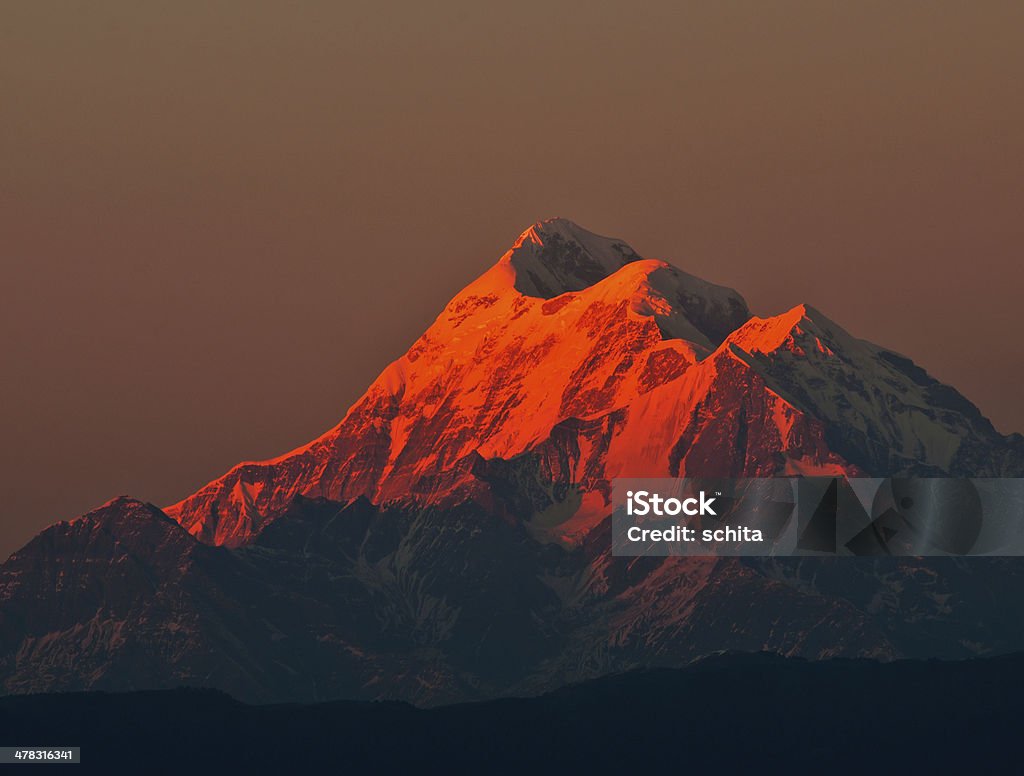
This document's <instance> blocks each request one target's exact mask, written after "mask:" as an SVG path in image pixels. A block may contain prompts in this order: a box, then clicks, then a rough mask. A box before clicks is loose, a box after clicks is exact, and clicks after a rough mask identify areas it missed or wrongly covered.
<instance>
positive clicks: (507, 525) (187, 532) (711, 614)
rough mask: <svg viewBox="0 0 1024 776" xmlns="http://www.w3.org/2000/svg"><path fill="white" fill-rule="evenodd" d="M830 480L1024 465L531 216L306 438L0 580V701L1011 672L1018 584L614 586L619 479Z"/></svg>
mask: <svg viewBox="0 0 1024 776" xmlns="http://www.w3.org/2000/svg"><path fill="white" fill-rule="evenodd" d="M197 443H198V442H197ZM844 473H845V474H851V475H858V474H866V475H872V476H890V475H898V474H925V475H937V474H950V475H957V476H986V475H988V476H1020V475H1022V474H1024V439H1022V438H1021V437H1020V436H1019V435H1014V436H1012V437H1004V436H1002V435H1000V434H998V433H997V432H996V431H995V430H994V429H993V427H992V425H991V424H990V423H989V422H988V421H987V420H986V419H985V418H984V417H983V416H982V415H981V413H980V412H979V411H978V410H977V408H975V407H974V406H973V405H972V404H970V402H968V401H967V400H966V399H964V397H963V396H961V395H960V394H959V393H958V392H957V391H956V390H954V389H953V388H951V387H949V386H945V385H942V384H941V383H938V382H937V381H935V380H934V379H933V378H931V377H930V376H928V375H927V374H926V373H925V372H924V371H923V370H921V369H920V368H919V367H917V366H915V365H914V364H913V362H912V361H911V360H909V359H908V358H906V357H904V356H902V355H899V354H896V353H893V352H891V351H889V350H886V349H885V348H882V347H878V346H876V345H872V344H870V343H867V342H864V341H862V340H858V339H856V338H855V337H854V336H852V335H851V334H849V333H847V332H845V331H844V330H843V329H842V328H841V327H840V326H839V325H838V324H836V323H835V322H833V321H831V320H829V319H828V318H827V317H826V316H825V315H824V314H822V313H821V312H819V311H817V310H816V309H814V308H813V307H810V306H808V305H798V306H797V307H794V308H793V309H791V310H788V311H785V312H783V313H781V314H779V315H777V316H774V317H769V318H758V317H753V316H751V315H750V312H749V310H748V308H747V305H746V303H745V302H744V300H743V298H742V297H741V296H740V295H739V294H738V293H737V292H736V291H733V290H731V289H727V288H723V287H720V286H715V285H713V284H710V283H707V282H705V281H703V280H700V279H699V278H696V277H694V276H692V275H689V274H687V273H686V272H684V271H682V270H680V269H678V268H676V267H674V266H672V265H671V264H668V263H666V262H663V261H659V260H655V259H646V258H643V257H641V256H639V255H638V254H637V253H636V252H635V251H634V250H633V249H631V248H630V247H629V246H628V245H627V244H626V243H625V242H623V241H621V240H618V239H612V238H605V237H600V236H598V235H595V234H592V233H590V232H587V231H586V230H584V229H582V228H580V227H579V226H577V225H575V224H573V223H571V222H569V221H566V220H563V219H553V220H550V221H545V222H542V223H538V224H535V225H533V226H532V227H530V228H529V229H528V230H526V231H525V232H524V233H523V234H522V235H521V236H520V237H519V239H518V240H517V241H516V242H515V243H514V245H513V246H512V247H511V249H510V250H509V251H508V252H506V253H505V255H504V256H502V257H501V259H500V260H499V261H498V262H497V264H495V265H494V266H493V267H492V268H491V269H490V270H488V271H487V272H486V273H484V274H483V275H482V276H481V277H479V278H478V279H477V280H475V281H474V282H472V283H471V284H470V285H469V286H467V287H466V288H465V289H464V290H463V291H462V292H461V293H459V294H458V295H457V296H456V297H455V298H454V299H453V300H452V301H451V302H450V303H449V304H448V305H447V306H446V307H445V309H444V310H443V311H442V312H441V314H440V315H439V316H438V317H437V319H436V320H435V322H434V323H433V324H432V325H431V326H430V327H429V328H428V329H427V331H426V332H425V333H424V334H423V335H422V336H421V337H420V338H419V339H418V340H417V341H416V342H415V343H414V344H413V346H412V347H411V348H410V349H409V351H408V352H407V353H406V354H405V355H404V356H402V357H401V358H399V359H398V360H397V361H395V362H394V363H393V364H392V365H390V366H389V367H388V368H387V369H385V370H384V372H383V373H382V374H381V375H380V377H378V378H377V380H375V381H374V383H373V384H372V385H371V386H370V387H369V388H368V389H367V391H366V393H365V394H364V395H363V397H362V398H360V399H359V400H358V401H357V402H356V403H355V404H354V405H353V406H352V407H351V408H350V409H349V410H348V412H347V413H346V414H345V416H344V417H343V418H342V420H341V421H340V422H339V424H338V425H337V426H335V427H334V428H333V429H331V430H329V431H328V432H327V433H326V434H324V435H323V436H321V437H319V438H318V439H316V440H314V441H312V442H310V443H309V444H307V445H304V446H303V447H300V448H298V449H297V450H294V451H292V452H290V453H286V454H284V455H282V456H280V457H278V458H275V459H272V460H269V461H262V462H248V463H243V464H240V465H238V466H237V467H235V468H233V469H232V470H231V471H229V472H228V473H227V474H225V475H224V476H223V477H221V478H219V479H216V480H214V481H212V482H211V483H210V484H208V485H207V486H205V487H203V488H201V489H200V490H199V491H197V492H196V493H195V494H193V495H191V496H189V497H187V498H185V499H184V500H182V501H180V502H179V503H177V504H175V505H173V506H171V507H168V508H167V509H165V510H163V511H161V510H159V509H157V508H156V507H154V506H152V505H146V504H142V503H140V502H138V501H134V500H132V499H128V498H120V499H116V500H114V501H112V502H110V503H109V504H106V505H104V506H103V507H101V508H99V509H97V510H94V511H93V512H90V513H89V514H87V515H85V516H83V517H82V518H80V519H78V520H76V521H72V522H71V523H60V524H57V525H55V526H53V527H52V528H50V529H48V530H46V531H44V532H43V533H42V534H41V535H40V536H39V537H37V538H36V539H35V540H33V541H32V542H30V543H29V544H28V545H27V546H26V547H25V548H23V549H22V550H20V551H19V552H17V553H15V554H14V555H13V556H12V557H11V558H10V560H9V561H8V562H7V563H6V564H4V566H3V567H0V681H2V682H3V686H4V687H5V688H6V689H7V690H9V691H38V690H53V689H83V688H109V689H134V688H141V687H167V686H176V685H178V684H182V683H184V684H194V685H204V686H216V687H219V688H222V689H225V690H227V691H229V692H232V693H234V694H236V695H238V696H240V697H243V698H248V699H254V700H281V699H305V700H310V699H324V698H334V697H370V698H376V697H401V698H405V699H409V700H414V701H420V702H425V703H437V702H441V701H445V700H452V699H463V698H473V697H487V696H494V695H501V694H507V693H518V692H531V691H534V690H539V689H548V688H551V687H555V686H559V685H560V684H564V683H566V682H569V681H574V680H576V679H580V678H586V677H589V676H594V675H599V674H601V673H604V672H607V671H609V670H617V669H620V668H623V667H629V666H632V665H637V664H640V663H652V662H654V663H664V664H670V665H675V664H679V663H681V662H685V661H686V660H688V659H690V658H692V657H695V656H699V655H702V654H707V653H708V652H712V651H716V650H719V649H723V648H726V649H737V650H744V651H760V650H769V651H775V652H780V653H783V654H789V655H801V656H806V657H825V656H834V655H848V656H871V657H878V658H892V657H898V656H903V655H913V656H920V657H930V656H947V657H955V656H967V655H973V654H990V653H994V652H1000V651H1006V650H1009V649H1014V648H1024V626H1022V625H1021V624H1020V623H1018V622H1016V621H1015V620H1014V619H1013V618H1007V617H1006V611H1007V610H1006V606H1007V602H1006V598H1007V597H1009V599H1010V600H1013V601H1022V600H1024V574H1022V573H1021V572H1022V571H1024V568H1022V567H1021V564H1018V563H1016V562H1014V561H991V562H983V561H981V560H978V559H974V560H973V561H972V562H971V563H970V564H964V563H958V562H956V561H952V560H948V561H944V560H932V561H924V560H920V559H905V560H886V561H864V562H848V561H843V562H830V561H810V560H794V561H792V562H768V561H757V560H752V561H749V562H740V561H736V560H727V559H713V558H705V559H697V560H685V561H684V560H680V559H677V558H644V559H630V560H627V559H621V558H620V559H614V558H612V557H610V554H609V551H610V539H609V526H608V516H609V514H610V487H611V480H612V479H613V478H615V477H619V476H684V475H685V476H768V475H801V474H804V475H806V474H826V475H839V474H844ZM997 581H998V586H999V589H1000V592H1001V594H1002V595H1003V597H1004V600H1003V601H1001V602H996V601H994V600H993V595H992V593H993V586H994V585H995V584H996V582H997Z"/></svg>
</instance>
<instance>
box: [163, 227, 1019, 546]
mask: <svg viewBox="0 0 1024 776" xmlns="http://www.w3.org/2000/svg"><path fill="white" fill-rule="evenodd" d="M979 440H980V441H979ZM566 445H568V446H569V447H571V448H573V450H572V452H569V453H566ZM993 445H995V446H996V447H997V448H998V449H999V451H1000V452H999V453H998V454H997V455H996V459H995V460H986V459H985V456H984V455H983V454H982V452H981V451H982V450H984V449H987V448H990V447H992V446H993ZM1008 450H1009V448H1008V447H1007V442H1006V440H1005V439H1004V438H1002V437H1000V436H999V435H998V434H996V432H995V431H994V429H992V428H991V425H990V424H988V423H987V421H985V420H984V419H983V418H982V417H981V415H980V413H979V412H978V411H977V409H976V408H974V407H973V406H972V405H970V404H969V403H968V402H967V401H966V400H964V399H963V398H962V397H960V395H959V394H957V393H956V392H955V391H954V390H953V389H951V388H948V387H946V386H942V385H941V384H939V383H937V382H936V381H934V380H933V379H932V378H930V377H928V376H927V375H926V374H925V373H924V372H923V370H921V369H919V368H918V367H916V366H914V365H913V364H912V363H911V362H910V361H909V360H907V359H904V358H903V357H900V356H898V355H896V354H893V353H890V352H889V351H886V350H884V349H882V348H878V347H876V346H874V345H870V344H869V343H866V342H862V341H860V340H857V339H855V338H854V337H852V336H851V335H849V334H848V333H846V332H845V331H843V330H842V329H841V328H840V327H839V326H838V325H836V324H835V323H833V322H831V321H829V320H828V319H827V318H825V317H824V316H823V315H821V314H820V313H818V312H817V311H816V310H814V309H813V308H810V307H807V306H799V307H796V308H793V309H792V310H790V311H788V312H786V313H783V314H782V315H779V316H776V317H774V318H767V319H762V318H756V317H751V315H750V313H749V310H748V309H747V306H746V303H745V302H744V300H743V298H742V297H741V296H740V295H739V294H738V293H737V292H735V291H733V290H731V289H728V288H723V287H721V286H716V285H713V284H711V283H708V282H706V281H703V280H701V279H699V278H696V277H694V276H692V275H689V274H687V273H685V272H683V271H682V270H679V269H677V268H675V267H673V266H671V265H670V264H667V263H665V262H662V261H657V260H653V259H643V258H641V257H640V256H639V255H638V254H637V253H636V252H635V251H634V250H633V249H632V248H630V247H629V246H628V245H627V244H626V243H624V242H622V241H621V240H616V239H611V238H605V237H600V236H598V235H595V234H592V233H590V232H588V231H586V230H584V229H582V228H580V227H578V226H576V225H575V224H573V223H572V222H570V221H567V220H564V219H552V220H549V221H544V222H541V223H538V224H535V225H533V226H532V227H530V228H529V229H527V230H526V231H525V232H523V234H522V235H520V237H519V239H517V240H516V242H515V243H514V244H513V246H512V248H511V249H510V250H509V251H508V252H507V253H506V254H505V255H504V256H502V257H501V259H500V260H499V261H498V262H497V264H495V265H494V266H493V267H492V268H491V269H490V270H488V271H487V272H485V273H484V274H483V275H482V276H481V277H479V278H478V279H477V280H476V281H474V282H473V283H471V284H470V285H469V286H467V287H466V288H465V289H464V290H463V291H462V292H461V293H459V294H458V295H457V296H456V297H455V298H454V299H452V301H451V302H449V303H448V305H447V306H446V307H445V309H444V310H443V311H442V313H441V314H440V315H439V316H438V318H437V320H435V321H434V323H433V324H432V325H431V326H430V328H428V329H427V331H426V332H425V333H424V334H423V335H422V336H421V337H420V338H419V339H418V340H417V341H416V342H415V343H414V344H413V346H412V347H411V348H410V349H409V351H408V352H407V353H406V354H405V355H404V356H402V357H401V358H399V359H398V360H397V361H396V362H394V363H393V364H391V365H390V366H389V367H388V368H387V369H385V370H384V372H383V373H382V374H381V375H380V377H379V378H378V379H377V380H376V381H374V383H373V384H372V385H371V386H370V388H369V389H368V390H367V392H366V394H365V395H364V396H363V397H362V398H361V399H360V400H359V401H357V402H356V403H355V404H354V405H353V407H352V408H351V409H350V410H349V412H348V413H347V415H346V416H345V418H344V419H343V420H342V421H341V423H340V424H339V425H337V426H336V427H335V428H334V429H332V430H331V431H329V432H328V433H327V434H325V435H324V436H322V437H320V438H319V439H317V440H315V441H314V442H312V443H310V444H309V445H306V446H304V447H302V448H299V449H298V450H295V451H293V452H291V453H288V454H286V455H284V456H281V457H279V458H276V459H273V460H270V461H264V462H256V463H244V464H241V465H239V466H237V467H235V468H234V469H232V470H231V471H230V472H228V473H227V474H226V475H224V477H222V478H220V479H218V480H215V481H214V482H212V483H210V484H209V485H207V486H205V487H204V488H202V489H201V490H200V491H199V492H198V493H196V494H194V495H193V496H190V497H189V498H187V499H185V500H184V501H182V502H179V503H178V504H175V505H174V506H172V507H170V508H169V509H168V510H167V512H168V514H170V515H172V516H173V517H175V519H177V520H179V521H180V522H181V523H182V525H184V526H185V527H186V528H187V529H188V530H189V531H190V532H191V533H193V534H194V535H196V536H197V537H199V538H200V539H202V540H203V541H206V542H209V543H214V544H226V545H229V546H237V545H240V544H244V543H245V542H247V541H249V540H251V538H252V537H253V536H254V535H255V534H256V533H258V532H259V530H261V528H262V527H263V526H264V525H266V524H267V523H268V522H270V521H272V520H273V519H274V518H275V517H276V516H277V514H279V513H280V512H281V511H282V510H283V509H284V508H285V507H286V506H287V504H288V503H290V501H291V500H292V499H293V498H294V497H295V496H297V495H304V496H319V497H324V498H329V499H332V500H337V501H341V502H345V501H348V500H351V499H353V498H356V497H358V496H365V497H367V498H369V499H370V500H371V501H372V502H374V503H378V504H383V503H390V502H396V501H397V502H407V503H419V504H425V503H431V504H441V505H444V504H454V503H458V502H460V501H463V500H465V499H475V500H477V501H478V502H480V503H483V504H485V505H489V506H491V507H492V508H495V509H499V510H500V509H503V508H505V506H507V505H504V504H503V503H502V501H501V499H500V498H496V496H495V490H494V484H495V483H494V481H493V480H488V478H487V477H486V476H485V477H481V476H480V473H481V470H482V468H483V469H487V468H488V467H490V470H492V473H493V470H494V468H495V466H498V467H499V468H500V465H501V462H502V461H508V460H510V459H515V458H516V457H517V456H524V455H525V456H533V457H538V456H539V457H541V458H544V459H545V460H544V463H543V469H544V472H546V475H545V476H548V477H551V478H552V480H551V481H552V482H556V483H557V485H558V486H559V488H560V489H565V488H570V489H571V491H572V493H573V498H574V499H576V500H577V501H578V503H576V501H574V502H573V503H571V504H565V505H562V506H561V507H559V510H558V511H559V512H560V514H561V516H562V518H564V520H563V522H565V523H566V525H565V526H564V530H562V531H561V532H556V533H557V536H556V537H555V538H559V539H563V540H567V539H573V540H575V539H578V538H579V536H580V535H582V534H583V533H585V532H586V531H587V530H589V529H590V527H592V526H593V525H594V524H595V523H596V522H597V521H599V520H600V519H601V518H602V517H603V516H604V515H605V513H606V511H607V506H608V492H609V482H610V480H611V478H613V477H615V476H624V475H633V476H639V475H649V476H655V475H663V476H670V475H671V476H675V475H682V474H691V475H692V474H705V475H712V474H714V475H731V476H740V475H746V476H766V475H771V474H835V473H842V472H847V473H851V474H854V473H864V472H870V473H874V474H895V473H901V472H911V471H929V472H951V473H956V472H962V471H968V470H969V471H972V472H973V473H975V474H978V475H980V474H988V473H991V474H999V473H1003V472H1008V471H1015V470H1019V468H1020V467H1021V461H1022V460H1024V455H1021V454H1020V452H1019V451H1017V452H1014V451H1013V450H1009V451H1008ZM566 456H568V457H566ZM990 457H991V456H990ZM563 459H564V460H563ZM488 462H489V463H488ZM1014 467H1018V468H1017V469H1015V468H1014ZM517 476H518V475H517ZM567 512H572V514H566V513H567ZM577 513H578V514H577ZM574 515H575V520H573V519H572V518H573V516H574Z"/></svg>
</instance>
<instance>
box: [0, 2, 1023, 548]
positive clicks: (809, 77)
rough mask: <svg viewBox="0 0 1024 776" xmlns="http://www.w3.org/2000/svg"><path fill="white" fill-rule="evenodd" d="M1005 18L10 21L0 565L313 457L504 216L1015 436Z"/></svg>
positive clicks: (126, 12)
mask: <svg viewBox="0 0 1024 776" xmlns="http://www.w3.org/2000/svg"><path fill="white" fill-rule="evenodd" d="M1022 83H1024V4H1021V3H1020V2H1016V1H1015V2H993V1H989V0H986V2H982V3H967V2H957V3H948V2H892V0H889V1H888V2H849V3H838V2H823V1H820V0H815V1H814V2H764V1H763V0H750V1H749V2H685V1H680V2H675V1H673V2H666V1H664V0H659V1H658V2H651V3H646V4H638V3H636V2H632V3H608V2H596V1H595V0H589V1H588V2H574V3H551V2H514V3H502V4H493V3H481V2H477V1H475V0H474V1H473V2H451V1H450V0H444V1H441V2H434V3H421V2H395V3H390V4H385V3H381V2H377V0H374V1H373V2H344V3H339V2H309V3H298V4H291V3H288V4H285V3H265V2H232V3H226V2H220V3H205V2H203V3H199V2H195V3H193V2H180V0H179V1H177V2H173V3H172V2H166V3H165V2H155V1H154V2H146V3H139V2H135V1H134V0H133V1H132V2H129V1H128V0H124V1H123V2H90V3H85V2H71V1H69V2H59V3H56V2H54V3H51V2H42V1H41V0H34V1H32V2H28V1H26V2H9V3H4V4H3V6H2V8H0V266H2V280H3V285H2V290H0V293H2V306H0V324H2V328H0V342H2V353H3V381H2V384H0V407H2V410H0V412H2V428H3V438H2V441H3V445H2V453H0V455H2V460H0V520H2V530H0V556H6V553H7V552H9V551H11V550H13V549H15V548H16V547H17V546H19V545H21V544H22V543H23V542H24V541H26V540H27V539H28V538H29V537H30V536H31V535H32V534H33V533H34V532H35V531H37V530H39V529H40V528H42V527H43V526H45V525H46V524H48V523H51V522H53V521H56V520H59V519H66V518H69V517H71V516H73V515H75V514H77V513H80V512H82V511H85V510H87V509H89V508H91V507H93V506H95V505H97V504H98V503H101V502H103V501H105V500H107V499H108V498H110V497H112V496H114V495H117V494H119V493H130V494H132V495H135V496H138V497H140V498H143V499H146V500H150V501H154V502H156V503H158V504H167V503H170V502H172V501H175V500H177V499H178V498H180V497H182V496H184V495H186V494H187V493H189V492H190V491H192V490H193V489H195V488H196V487H197V486H199V485H201V484H202V483H204V482H205V481H207V480H209V479H211V478H213V477H214V476H217V475H219V474H221V473H222V472H223V471H224V470H225V469H227V468H228V467H229V466H231V465H232V464H234V463H236V462H237V461H239V460H242V459H247V458H260V457H266V456H270V455H275V454H278V453H280V452H282V451H284V450H286V449H289V448H291V447H293V446H295V445H297V444H300V443H303V442H305V441H307V440H308V439H310V438H312V437H313V436H315V435H317V434H319V433H320V432H322V431H324V430H325V429H327V428H328V427H330V426H331V425H333V424H334V423H335V422H337V420H338V419H339V418H340V417H341V416H342V415H343V414H344V412H345V410H346V408H347V407H348V405H349V404H350V403H351V401H352V400H353V399H355V398H356V397H357V396H358V395H359V394H360V393H361V391H362V389H363V388H364V387H365V386H366V385H367V384H368V383H369V382H370V381H371V380H372V379H373V377H374V376H375V375H376V374H377V372H378V371H379V370H380V369H381V368H382V367H383V366H384V365H385V364H386V363H387V362H389V361H390V360H391V359H393V358H395V357H396V356H398V355H399V354H400V353H401V352H403V351H404V350H405V349H406V348H407V347H408V345H409V344H410V343H411V341H412V340H413V339H414V338H415V337H416V336H418V335H419V333H420V332H421V331H422V330H423V329H424V328H425V327H426V325H427V324H428V323H429V322H430V321H431V320H432V319H433V317H434V316H435V315H436V314H437V312H438V311H439V310H440V309H441V307H442V306H443V305H444V303H445V302H446V301H447V300H448V299H449V298H450V297H451V296H452V295H453V294H454V293H455V292H456V291H457V290H458V289H459V288H461V287H462V286H463V285H465V284H466V283H467V282H468V281H469V280H471V279H472V278H473V277H475V276H476V275H477V274H479V273H480V272H481V271H482V270H484V269H485V268H486V267H487V266H488V265H489V264H490V263H492V262H493V261H495V260H496V259H497V257H498V256H499V255H500V254H501V253H502V251H503V250H504V249H505V248H507V247H508V245H509V244H510V243H511V241H512V240H513V239H514V238H515V236H516V235H517V233H518V232H519V231H521V230H522V229H523V228H525V227H526V226H528V225H529V224H530V223H531V222H533V221H535V220H537V219H540V218H544V217H548V216H552V215H563V216H566V217H568V218H571V219H573V220H575V221H576V222H578V223H579V224H581V225H582V226H585V227H587V228H589V229H591V230H594V231H597V232H601V233H604V234H611V235H615V236H618V237H622V238H624V239H625V240H627V241H628V242H630V243H631V244H632V245H633V247H634V248H636V249H637V250H638V251H639V252H641V253H643V254H645V255H648V256H655V257H659V258H665V259H668V260H670V261H672V262H674V263H675V264H677V265H679V266H680V267H683V268H684V269H686V270H688V271H690V272H693V273H695V274H697V275H700V276H703V277H705V278H708V279H710V280H713V281H716V282H720V283H724V284H727V285H730V286H733V287H735V288H737V289H738V290H740V291H741V292H742V293H743V294H744V295H745V296H746V297H747V299H748V300H749V301H750V303H751V304H752V306H753V307H754V309H755V310H757V311H758V312H762V313H770V312H779V311H781V310H783V309H786V308H789V307H791V306H793V305H794V304H796V303H798V302H803V301H807V302H810V303H812V304H814V305H815V306H817V307H819V308H820V309H822V310H823V311H824V312H825V313H826V314H828V315H829V316H831V317H833V318H835V319H836V320H837V321H839V322H840V323H842V324H843V325H844V326H845V327H846V328H848V329H849V330H850V331H852V332H853V333H854V334H856V335H859V336H862V337H865V338H867V339H870V340H873V341H875V342H878V343H880V344H884V345H887V346H889V347H892V348H894V349H896V350H899V351H902V352H904V353H906V354H908V355H910V356H911V357H913V358H914V359H915V360H916V361H917V362H918V363H920V364H921V365H923V366H924V367H925V368H927V369H928V370H930V371H931V372H932V373H933V374H934V375H936V376H937V377H939V378H941V379H943V380H946V381H948V382H950V383H952V384H953V385H955V386H957V387H958V388H959V389H960V390H961V391H962V392H964V393H965V394H966V395H967V397H968V398H970V399H971V400H972V401H974V402H975V403H977V404H978V405H979V406H980V407H981V408H982V410H983V411H984V412H985V413H986V414H987V415H989V416H990V417H991V418H992V419H993V420H994V422H995V424H996V426H997V427H998V428H999V429H1000V430H1002V431H1004V432H1010V431H1015V430H1024V407H1022V403H1021V401H1020V399H1019V394H1020V391H1021V388H1020V385H1021V382H1022V378H1024V366H1022V363H1024V334H1022V329H1024V327H1022V325H1021V310H1022V306H1024V298H1022V291H1024V270H1022V266H1021V257H1022V245H1024V217H1022V216H1024V99H1022V95H1021V84H1022Z"/></svg>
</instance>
